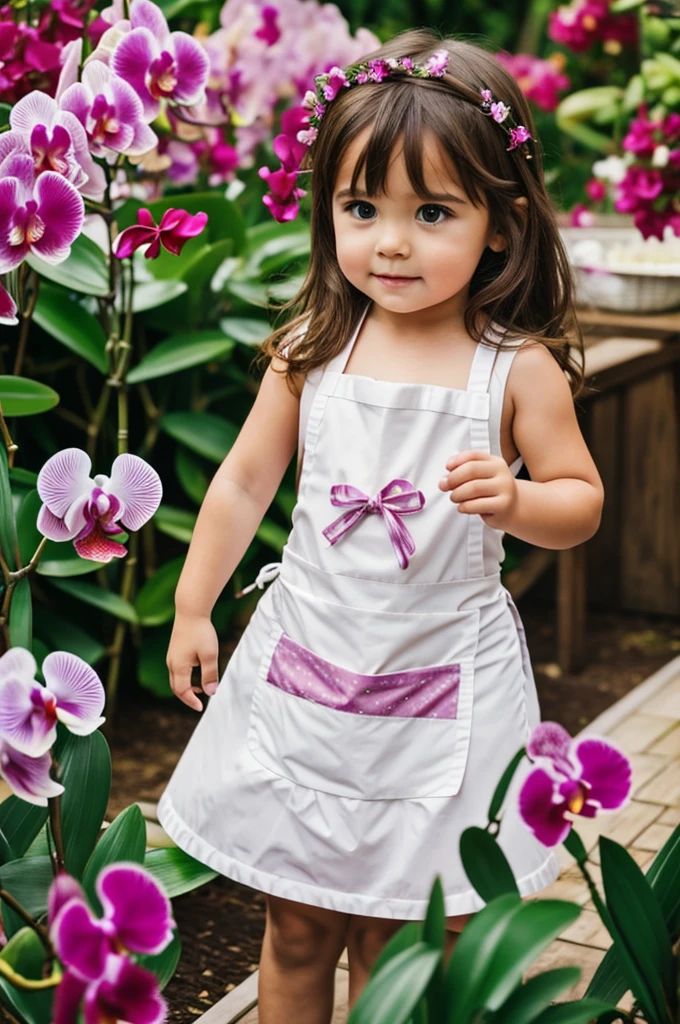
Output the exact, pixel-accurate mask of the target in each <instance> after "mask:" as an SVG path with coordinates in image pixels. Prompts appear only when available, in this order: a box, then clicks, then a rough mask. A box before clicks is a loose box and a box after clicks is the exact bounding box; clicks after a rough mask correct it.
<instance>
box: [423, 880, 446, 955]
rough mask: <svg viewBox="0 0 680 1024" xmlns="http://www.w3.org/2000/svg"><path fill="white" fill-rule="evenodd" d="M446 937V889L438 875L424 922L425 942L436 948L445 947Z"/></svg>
mask: <svg viewBox="0 0 680 1024" xmlns="http://www.w3.org/2000/svg"><path fill="white" fill-rule="evenodd" d="M445 938H446V913H445V910H444V890H443V888H442V880H441V878H440V877H439V875H437V877H436V878H435V880H434V885H433V886H432V892H431V893H430V901H429V903H428V906H427V914H426V915H425V921H424V923H423V942H427V943H428V945H430V946H434V948H435V949H443V948H444V940H445Z"/></svg>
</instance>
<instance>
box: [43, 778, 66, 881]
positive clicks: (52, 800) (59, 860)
mask: <svg viewBox="0 0 680 1024" xmlns="http://www.w3.org/2000/svg"><path fill="white" fill-rule="evenodd" d="M52 764H53V766H54V765H57V762H56V761H54V760H53V761H52ZM57 768H58V765H57ZM47 802H48V804H49V807H50V826H51V828H52V837H53V839H54V858H55V861H56V865H57V872H59V871H66V856H65V854H64V834H63V832H62V829H61V796H51V797H49V799H48V801H47Z"/></svg>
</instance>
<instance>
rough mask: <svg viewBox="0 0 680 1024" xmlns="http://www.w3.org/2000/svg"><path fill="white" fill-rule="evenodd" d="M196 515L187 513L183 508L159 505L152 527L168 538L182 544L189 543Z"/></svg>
mask: <svg viewBox="0 0 680 1024" xmlns="http://www.w3.org/2000/svg"><path fill="white" fill-rule="evenodd" d="M197 515H198V513H196V512H189V511H188V509H185V508H173V507H172V506H171V505H160V506H159V508H158V511H157V512H156V514H155V516H154V517H153V521H154V526H155V527H156V529H158V530H160V531H161V533H166V534H167V535H168V537H174V538H175V540H181V541H182V543H183V544H188V543H189V542H190V541H191V535H192V533H193V530H194V526H195V525H196V518H197Z"/></svg>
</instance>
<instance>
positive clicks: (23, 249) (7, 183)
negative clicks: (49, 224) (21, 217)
mask: <svg viewBox="0 0 680 1024" xmlns="http://www.w3.org/2000/svg"><path fill="white" fill-rule="evenodd" d="M28 159H29V161H30V163H31V166H33V160H32V158H31V157H28ZM10 160H13V157H11V156H10ZM21 193H22V190H21V182H20V181H19V180H18V178H15V177H14V176H12V177H7V178H3V179H2V180H0V274H6V273H7V271H8V270H14V268H15V267H18V266H19V264H20V263H22V262H23V259H24V256H25V255H26V253H27V252H28V245H27V243H25V242H24V243H22V244H21V245H10V243H9V234H10V231H11V228H12V218H13V216H14V212H15V210H16V209H17V207H18V206H20V205H21V202H20V198H21Z"/></svg>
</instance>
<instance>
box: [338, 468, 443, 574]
mask: <svg viewBox="0 0 680 1024" xmlns="http://www.w3.org/2000/svg"><path fill="white" fill-rule="evenodd" d="M331 504H332V505H339V506H341V507H342V506H344V505H347V506H349V507H348V510H347V512H343V513H342V515H341V516H339V517H338V518H337V519H335V520H334V521H333V522H332V523H330V524H329V525H328V526H327V527H326V528H325V529H324V530H323V535H324V537H325V538H326V540H328V541H330V543H331V544H336V543H337V542H338V541H339V540H340V538H341V537H342V536H343V535H344V534H345V533H347V531H348V530H351V529H352V527H353V526H356V524H357V523H358V522H359V520H360V519H361V518H362V516H365V515H366V514H367V513H378V514H379V515H381V516H382V517H383V519H384V520H385V525H386V526H387V532H388V533H389V535H390V540H391V541H392V546H393V548H394V550H395V552H396V554H397V560H398V562H399V565H400V566H401V568H402V569H406V567H407V566H408V563H409V557H410V556H411V555H412V554H413V552H414V551H415V549H416V546H415V544H414V542H413V537H412V536H411V534H410V533H409V532H408V530H407V528H406V526H404V524H403V523H402V521H401V519H400V518H399V517H400V516H406V515H410V514H411V513H412V512H420V510H421V508H422V507H423V505H424V504H425V495H424V494H423V492H422V491H417V490H416V489H415V488H414V486H413V484H412V483H411V482H410V481H409V480H401V479H397V480H390V482H389V483H388V484H386V485H385V486H384V487H383V489H382V490H381V491H378V493H377V494H376V496H375V497H374V498H369V496H368V495H367V494H364V492H363V491H360V490H359V488H358V487H353V486H352V484H333V486H332V487H331Z"/></svg>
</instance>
